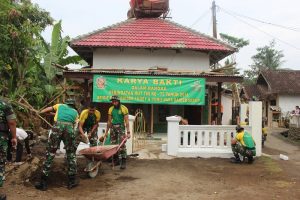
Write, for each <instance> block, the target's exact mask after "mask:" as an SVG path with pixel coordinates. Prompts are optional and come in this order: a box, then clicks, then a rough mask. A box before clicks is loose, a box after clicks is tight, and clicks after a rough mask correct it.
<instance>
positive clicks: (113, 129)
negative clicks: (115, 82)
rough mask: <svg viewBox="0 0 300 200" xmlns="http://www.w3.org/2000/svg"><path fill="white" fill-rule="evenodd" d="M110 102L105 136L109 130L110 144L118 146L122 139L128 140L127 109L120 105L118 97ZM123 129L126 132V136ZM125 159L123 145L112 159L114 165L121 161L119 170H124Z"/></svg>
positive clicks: (114, 97)
mask: <svg viewBox="0 0 300 200" xmlns="http://www.w3.org/2000/svg"><path fill="white" fill-rule="evenodd" d="M110 100H111V102H112V106H111V107H110V108H109V110H108V121H107V128H106V131H105V136H107V135H108V130H109V129H110V141H111V144H120V143H121V142H122V140H123V138H124V137H127V138H130V129H129V119H128V109H127V108H126V106H124V105H122V104H121V102H120V99H119V97H118V96H112V97H111V99H110ZM125 127H126V130H127V132H126V134H125ZM126 157H127V152H126V146H125V145H123V146H122V147H121V148H120V152H119V155H115V156H114V157H113V159H114V162H115V163H116V164H118V163H119V161H120V159H121V166H120V169H125V168H126Z"/></svg>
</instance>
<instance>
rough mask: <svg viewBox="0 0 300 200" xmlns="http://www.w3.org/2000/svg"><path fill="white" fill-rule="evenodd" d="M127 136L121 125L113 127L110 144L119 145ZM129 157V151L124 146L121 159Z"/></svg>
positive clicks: (120, 152)
mask: <svg viewBox="0 0 300 200" xmlns="http://www.w3.org/2000/svg"><path fill="white" fill-rule="evenodd" d="M124 137H126V136H125V128H124V126H123V127H122V126H121V125H112V128H111V129H110V143H111V144H114V145H118V144H120V143H121V142H122V140H123V138H124ZM126 157H127V150H126V145H125V144H124V145H123V146H122V147H121V148H120V151H119V158H126Z"/></svg>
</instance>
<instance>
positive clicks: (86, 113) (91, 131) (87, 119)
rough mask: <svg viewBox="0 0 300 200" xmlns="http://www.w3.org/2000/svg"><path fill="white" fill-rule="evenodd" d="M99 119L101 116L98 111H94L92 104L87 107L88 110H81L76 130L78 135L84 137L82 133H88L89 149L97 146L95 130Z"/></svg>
mask: <svg viewBox="0 0 300 200" xmlns="http://www.w3.org/2000/svg"><path fill="white" fill-rule="evenodd" d="M100 117H101V114H100V112H99V111H98V110H96V105H95V104H93V103H91V104H90V105H89V108H88V109H85V110H83V111H82V112H81V114H80V117H79V125H78V129H79V132H80V135H84V132H87V133H88V138H89V141H90V147H94V146H97V142H98V135H97V129H98V123H99V122H100Z"/></svg>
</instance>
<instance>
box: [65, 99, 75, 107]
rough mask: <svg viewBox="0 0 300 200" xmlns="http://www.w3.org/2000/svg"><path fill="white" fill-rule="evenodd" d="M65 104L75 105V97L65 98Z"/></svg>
mask: <svg viewBox="0 0 300 200" xmlns="http://www.w3.org/2000/svg"><path fill="white" fill-rule="evenodd" d="M65 104H67V105H73V106H75V99H67V100H66V101H65Z"/></svg>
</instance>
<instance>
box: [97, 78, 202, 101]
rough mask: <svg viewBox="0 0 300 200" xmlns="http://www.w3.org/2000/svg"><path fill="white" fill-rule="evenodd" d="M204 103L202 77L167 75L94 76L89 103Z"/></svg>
mask: <svg viewBox="0 0 300 200" xmlns="http://www.w3.org/2000/svg"><path fill="white" fill-rule="evenodd" d="M112 95H118V96H119V97H120V99H121V101H122V102H123V103H136V104H170V105H205V79H204V78H183V77H167V76H165V77H164V76H123V75H119V76H118V75H94V82H93V102H103V103H107V102H110V98H111V96H112Z"/></svg>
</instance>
